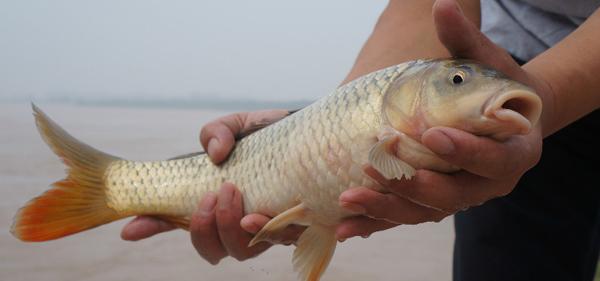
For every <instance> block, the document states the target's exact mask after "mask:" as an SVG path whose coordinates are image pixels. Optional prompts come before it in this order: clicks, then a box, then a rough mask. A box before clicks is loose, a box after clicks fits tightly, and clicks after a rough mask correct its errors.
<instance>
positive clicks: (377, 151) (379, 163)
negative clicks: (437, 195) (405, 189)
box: [369, 136, 415, 179]
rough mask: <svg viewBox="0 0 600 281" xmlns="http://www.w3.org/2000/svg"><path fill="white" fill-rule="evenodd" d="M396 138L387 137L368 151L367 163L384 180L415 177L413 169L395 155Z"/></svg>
mask: <svg viewBox="0 0 600 281" xmlns="http://www.w3.org/2000/svg"><path fill="white" fill-rule="evenodd" d="M398 140H399V139H398V136H389V137H386V138H384V139H382V140H380V141H379V142H377V143H376V144H375V145H373V147H372V148H371V151H369V163H370V164H371V165H373V168H375V169H376V170H377V171H378V172H379V173H381V175H382V176H384V177H385V178H386V179H402V177H403V176H404V177H405V178H407V179H410V178H412V177H413V176H414V175H415V168H413V167H412V166H411V165H409V164H408V163H406V162H404V161H402V160H401V159H399V158H398V157H397V156H396V155H395V151H394V150H395V146H396V143H397V142H398Z"/></svg>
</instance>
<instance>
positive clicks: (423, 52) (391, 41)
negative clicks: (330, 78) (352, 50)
mask: <svg viewBox="0 0 600 281" xmlns="http://www.w3.org/2000/svg"><path fill="white" fill-rule="evenodd" d="M433 2H434V1H433V0H404V1H401V0H391V1H390V2H389V4H388V6H387V7H386V8H385V10H384V11H383V13H382V14H381V16H380V17H379V20H378V21H377V24H376V25H375V28H374V29H373V33H372V34H371V36H370V37H369V39H368V40H367V42H366V43H365V45H364V46H363V48H362V50H361V51H360V53H359V55H358V57H357V59H356V61H355V63H354V66H353V67H352V70H351V71H350V73H349V74H348V76H347V77H346V79H344V81H343V82H342V83H345V82H348V81H350V80H353V79H355V78H357V77H359V76H361V75H363V74H366V73H369V72H372V71H375V70H378V69H381V68H384V67H387V66H390V65H394V64H397V63H401V62H404V61H408V60H412V59H418V58H437V57H448V56H449V53H448V51H447V50H446V48H444V46H443V45H442V43H441V42H440V41H439V39H438V37H437V34H436V31H435V26H434V22H433V16H432V14H431V8H432V6H433ZM458 2H459V3H460V4H461V6H462V7H463V12H464V13H465V15H466V16H467V17H468V18H469V19H470V20H471V21H473V22H475V23H476V24H477V25H479V21H480V7H479V1H477V0H463V1H458Z"/></svg>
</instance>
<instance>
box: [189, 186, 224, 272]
mask: <svg viewBox="0 0 600 281" xmlns="http://www.w3.org/2000/svg"><path fill="white" fill-rule="evenodd" d="M216 204H217V195H215V194H214V193H209V194H207V195H205V196H204V198H202V200H201V201H200V204H199V205H198V210H197V211H196V212H194V214H193V215H192V219H191V222H190V236H191V238H192V244H193V245H194V248H196V251H198V254H200V256H202V257H203V258H204V259H206V260H207V261H208V262H209V263H211V264H213V265H215V264H217V263H219V261H220V260H221V259H222V258H224V257H226V256H227V251H226V250H225V248H224V247H223V245H222V243H221V240H220V239H219V233H218V231H217V223H216V218H215V206H216Z"/></svg>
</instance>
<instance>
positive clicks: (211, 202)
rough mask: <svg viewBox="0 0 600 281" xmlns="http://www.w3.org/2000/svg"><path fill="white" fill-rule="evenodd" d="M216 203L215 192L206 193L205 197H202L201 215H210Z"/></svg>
mask: <svg viewBox="0 0 600 281" xmlns="http://www.w3.org/2000/svg"><path fill="white" fill-rule="evenodd" d="M216 204H217V196H216V195H215V194H214V193H212V192H209V193H208V194H206V195H204V198H202V200H201V201H200V206H199V208H200V215H201V216H203V217H208V216H210V215H211V214H212V212H213V210H214V209H215V205H216Z"/></svg>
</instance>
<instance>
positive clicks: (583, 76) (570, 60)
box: [523, 9, 600, 136]
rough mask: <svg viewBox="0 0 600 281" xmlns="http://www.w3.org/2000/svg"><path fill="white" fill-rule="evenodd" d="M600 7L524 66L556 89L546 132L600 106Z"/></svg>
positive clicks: (546, 114)
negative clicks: (563, 37) (555, 43)
mask: <svg viewBox="0 0 600 281" xmlns="http://www.w3.org/2000/svg"><path fill="white" fill-rule="evenodd" d="M599 29H600V9H598V10H596V12H595V13H594V14H592V15H591V16H590V17H589V18H588V19H587V20H586V21H585V22H584V23H583V24H582V25H581V26H580V27H579V28H578V29H577V30H575V31H574V32H573V33H571V34H570V35H569V36H567V37H566V38H565V39H564V40H563V41H561V42H560V43H558V44H557V45H556V46H554V47H552V48H550V49H549V50H547V51H546V52H544V53H542V54H540V55H539V56H537V57H536V58H534V59H533V60H531V61H530V62H529V63H527V64H526V65H524V66H523V68H524V69H525V70H526V71H528V72H530V73H532V74H533V75H535V76H537V77H540V78H542V79H543V80H544V81H546V83H548V85H549V86H550V88H551V89H552V92H553V93H554V96H553V100H554V102H553V104H552V105H550V106H549V104H545V106H546V107H545V108H544V115H543V119H542V122H543V124H542V128H543V129H544V130H543V134H544V136H548V135H551V134H552V133H554V132H556V131H558V130H560V129H561V128H563V127H565V126H567V125H568V124H569V123H571V122H573V121H575V120H577V119H579V118H581V117H582V116H584V115H586V114H588V113H590V112H592V111H594V110H596V109H598V108H599V107H600V37H599V36H598V30H599Z"/></svg>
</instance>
